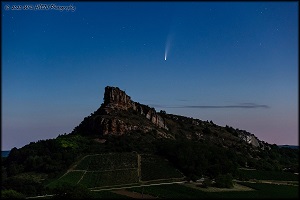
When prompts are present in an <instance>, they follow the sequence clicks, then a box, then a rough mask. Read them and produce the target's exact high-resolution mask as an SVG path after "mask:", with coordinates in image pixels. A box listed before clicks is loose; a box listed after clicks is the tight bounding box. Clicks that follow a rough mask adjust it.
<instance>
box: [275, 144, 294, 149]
mask: <svg viewBox="0 0 300 200" xmlns="http://www.w3.org/2000/svg"><path fill="white" fill-rule="evenodd" d="M277 146H278V147H279V148H290V149H299V146H298V145H277Z"/></svg>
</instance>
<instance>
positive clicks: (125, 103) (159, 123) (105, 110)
mask: <svg viewBox="0 0 300 200" xmlns="http://www.w3.org/2000/svg"><path fill="white" fill-rule="evenodd" d="M132 115H133V116H132ZM141 115H142V116H143V117H144V119H142V118H140V117H141ZM128 116H131V117H133V118H136V117H137V118H138V119H139V120H133V119H129V117H128ZM145 121H147V122H148V123H150V124H153V125H155V126H156V127H158V128H161V129H162V131H159V132H158V134H160V135H161V137H168V136H167V134H166V133H165V132H164V131H163V130H168V127H167V125H166V122H165V120H164V118H163V117H162V116H160V115H159V114H158V113H157V112H156V111H155V109H154V108H150V107H149V106H146V105H142V104H140V103H137V102H134V101H132V100H131V98H130V96H128V95H127V94H126V93H125V92H124V91H122V90H120V89H119V88H118V87H110V86H107V87H105V92H104V103H103V104H102V105H101V107H100V108H99V109H98V110H97V111H96V112H95V113H93V114H92V115H91V116H89V117H86V118H85V119H84V120H83V121H82V122H81V124H80V125H79V126H77V127H76V128H75V129H74V131H73V132H80V133H84V134H88V135H90V134H98V135H107V134H112V135H122V134H125V133H127V132H130V131H134V130H141V131H143V132H148V131H151V130H152V129H153V127H151V125H149V124H147V123H145ZM142 122H143V123H142ZM153 125H152V126H153Z"/></svg>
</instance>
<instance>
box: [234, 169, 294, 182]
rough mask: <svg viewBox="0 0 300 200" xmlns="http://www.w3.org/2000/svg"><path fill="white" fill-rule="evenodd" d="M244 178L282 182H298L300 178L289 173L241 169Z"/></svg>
mask: <svg viewBox="0 0 300 200" xmlns="http://www.w3.org/2000/svg"><path fill="white" fill-rule="evenodd" d="M239 172H240V173H241V174H242V177H243V178H244V179H246V180H250V179H257V180H280V181H298V180H299V176H297V175H295V174H293V173H289V172H276V171H262V170H243V169H239Z"/></svg>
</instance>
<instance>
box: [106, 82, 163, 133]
mask: <svg viewBox="0 0 300 200" xmlns="http://www.w3.org/2000/svg"><path fill="white" fill-rule="evenodd" d="M104 109H105V110H106V112H107V113H109V112H110V111H111V110H116V109H119V110H127V111H128V110H134V111H136V112H138V113H139V114H141V115H143V116H145V117H146V118H147V119H149V120H150V121H151V122H152V123H153V124H155V125H156V126H158V127H159V128H163V129H166V130H168V127H167V125H166V123H165V120H164V119H163V118H162V117H161V116H160V115H159V114H158V113H157V112H156V111H155V109H154V108H150V107H149V106H146V105H142V104H140V103H137V102H134V101H132V100H131V98H130V96H128V95H127V94H126V93H125V92H124V91H122V90H120V89H119V88H118V87H110V86H107V87H106V88H105V93H104Z"/></svg>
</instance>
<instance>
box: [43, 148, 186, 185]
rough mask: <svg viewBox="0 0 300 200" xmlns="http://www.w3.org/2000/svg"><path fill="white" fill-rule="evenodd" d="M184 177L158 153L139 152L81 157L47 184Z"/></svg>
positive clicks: (102, 183) (111, 183) (98, 182)
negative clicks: (139, 153) (57, 177)
mask: <svg viewBox="0 0 300 200" xmlns="http://www.w3.org/2000/svg"><path fill="white" fill-rule="evenodd" d="M139 158H141V159H139ZM139 161H140V164H139ZM139 167H140V168H139ZM139 169H140V170H139ZM139 172H140V173H141V174H140V177H139ZM183 177H184V176H183V174H181V173H180V172H179V171H178V170H177V169H176V168H174V167H173V166H172V165H171V164H170V162H168V161H167V160H164V159H162V158H160V157H159V156H155V155H149V154H142V155H141V156H140V157H139V156H138V154H136V153H108V154H96V155H87V156H85V157H83V158H81V160H79V161H78V163H76V164H74V165H73V166H72V167H71V168H70V169H69V172H67V173H66V174H64V175H63V176H61V177H60V178H59V179H56V180H54V181H52V182H51V183H50V184H48V186H49V187H50V188H54V187H56V186H57V185H58V184H59V183H61V182H67V183H70V184H74V185H75V184H82V185H84V186H86V187H88V188H95V187H97V188H103V187H107V186H119V185H128V184H137V183H139V182H140V181H143V182H146V181H158V180H160V181H168V179H169V180H174V179H177V180H178V178H183Z"/></svg>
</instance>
